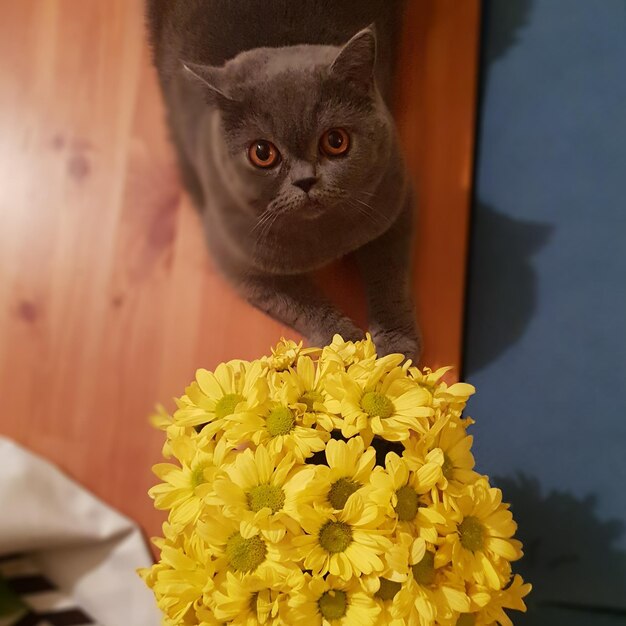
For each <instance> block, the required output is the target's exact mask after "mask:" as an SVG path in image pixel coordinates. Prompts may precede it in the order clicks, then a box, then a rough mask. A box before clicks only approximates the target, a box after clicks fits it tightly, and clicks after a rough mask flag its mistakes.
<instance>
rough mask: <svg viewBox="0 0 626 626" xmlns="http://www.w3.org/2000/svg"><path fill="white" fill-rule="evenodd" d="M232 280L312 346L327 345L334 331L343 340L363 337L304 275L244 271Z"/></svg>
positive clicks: (264, 309)
mask: <svg viewBox="0 0 626 626" xmlns="http://www.w3.org/2000/svg"><path fill="white" fill-rule="evenodd" d="M235 282H236V284H237V286H238V287H239V291H240V292H241V293H242V295H243V296H244V297H245V298H246V300H248V302H250V304H252V305H253V306H255V307H256V308H258V309H260V310H261V311H263V312H264V313H266V314H267V315H269V316H270V317H273V318H274V319H275V320H277V321H279V322H281V323H282V324H286V325H287V326H290V327H291V328H293V329H294V330H296V331H297V332H298V333H300V334H301V335H303V336H304V337H306V339H307V340H308V342H309V343H310V345H312V346H325V345H327V344H328V343H330V342H331V341H332V338H333V335H334V334H335V333H338V334H340V335H341V336H342V337H343V338H344V339H345V340H346V341H356V340H358V339H363V331H362V330H361V329H360V328H358V327H357V326H356V325H355V324H354V322H352V320H350V319H349V318H348V317H346V316H345V315H343V314H342V313H341V312H340V311H339V310H338V309H337V308H336V307H335V306H333V304H332V303H331V302H329V301H328V299H327V298H325V297H324V295H323V294H322V293H321V292H320V291H319V290H318V289H317V287H316V286H315V285H314V284H313V282H312V281H311V279H310V278H309V277H308V276H304V275H298V276H274V275H255V276H250V275H247V276H246V277H245V278H243V279H240V280H237V281H235Z"/></svg>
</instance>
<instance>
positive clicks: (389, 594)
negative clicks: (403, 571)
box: [376, 578, 402, 601]
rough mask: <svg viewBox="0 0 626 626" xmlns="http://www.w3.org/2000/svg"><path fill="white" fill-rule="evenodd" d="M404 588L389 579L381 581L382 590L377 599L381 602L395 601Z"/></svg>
mask: <svg viewBox="0 0 626 626" xmlns="http://www.w3.org/2000/svg"><path fill="white" fill-rule="evenodd" d="M400 587H402V584H401V583H397V582H395V581H393V580H388V579H387V578H381V579H380V589H379V590H378V591H377V592H376V597H377V598H380V599H381V600H384V601H387V600H393V599H394V598H395V596H396V594H397V593H398V591H400Z"/></svg>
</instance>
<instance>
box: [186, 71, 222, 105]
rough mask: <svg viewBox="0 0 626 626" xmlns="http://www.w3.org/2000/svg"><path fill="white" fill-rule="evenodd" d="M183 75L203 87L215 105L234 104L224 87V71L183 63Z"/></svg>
mask: <svg viewBox="0 0 626 626" xmlns="http://www.w3.org/2000/svg"><path fill="white" fill-rule="evenodd" d="M182 66H183V73H184V74H185V76H187V77H188V78H189V79H190V80H192V81H195V82H196V83H198V84H200V85H202V86H203V87H204V88H205V91H206V93H207V98H208V100H209V101H210V102H213V103H215V104H220V103H226V102H233V98H232V97H231V96H230V95H229V94H228V91H227V90H226V88H225V85H224V78H223V70H222V69H221V68H219V67H213V66H212V65H199V64H198V63H187V62H185V61H183V63H182Z"/></svg>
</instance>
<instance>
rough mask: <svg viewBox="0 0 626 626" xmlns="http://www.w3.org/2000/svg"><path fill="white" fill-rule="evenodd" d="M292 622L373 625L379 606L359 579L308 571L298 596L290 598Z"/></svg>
mask: <svg viewBox="0 0 626 626" xmlns="http://www.w3.org/2000/svg"><path fill="white" fill-rule="evenodd" d="M289 604H290V606H291V607H292V611H291V621H290V622H288V623H289V624H293V625H294V626H375V625H376V624H377V623H378V622H377V618H378V614H379V613H380V608H379V607H378V606H377V605H376V603H375V602H374V601H373V599H372V598H371V597H370V596H368V595H367V594H366V593H365V592H364V591H363V589H362V587H361V585H359V582H358V579H351V580H345V579H342V578H338V577H336V576H327V577H326V578H325V579H324V578H320V577H318V576H314V577H311V576H309V575H307V583H306V584H305V585H304V586H303V588H302V591H301V593H300V595H299V596H297V597H292V598H291V599H290V601H289Z"/></svg>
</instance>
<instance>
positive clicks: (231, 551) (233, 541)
mask: <svg viewBox="0 0 626 626" xmlns="http://www.w3.org/2000/svg"><path fill="white" fill-rule="evenodd" d="M266 554H267V547H266V546H265V542H264V541H263V539H261V537H259V536H258V535H255V536H254V537H250V539H244V538H243V537H242V536H241V534H240V533H235V534H234V535H231V536H230V538H229V539H228V541H227V542H226V557H227V558H228V562H229V564H230V566H231V567H232V568H233V569H234V570H235V571H236V572H253V571H254V570H255V569H256V568H257V567H259V565H261V563H263V561H265V556H266Z"/></svg>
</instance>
